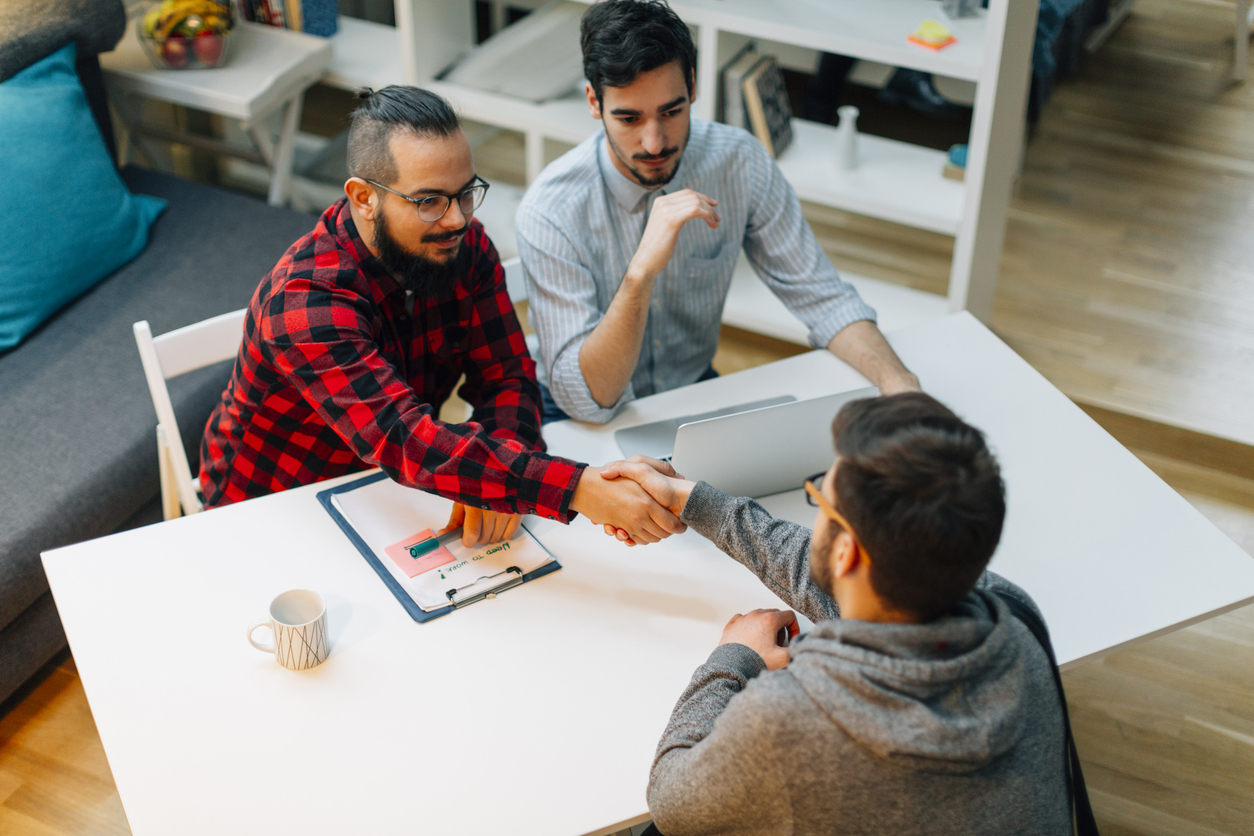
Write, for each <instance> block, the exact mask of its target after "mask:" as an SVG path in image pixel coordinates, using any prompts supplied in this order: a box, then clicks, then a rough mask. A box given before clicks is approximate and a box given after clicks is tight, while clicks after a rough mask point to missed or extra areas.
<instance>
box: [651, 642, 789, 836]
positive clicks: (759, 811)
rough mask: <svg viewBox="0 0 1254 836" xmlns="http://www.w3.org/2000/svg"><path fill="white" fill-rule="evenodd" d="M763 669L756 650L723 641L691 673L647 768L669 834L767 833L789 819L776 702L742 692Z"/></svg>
mask: <svg viewBox="0 0 1254 836" xmlns="http://www.w3.org/2000/svg"><path fill="white" fill-rule="evenodd" d="M764 670H766V665H765V663H764V662H763V661H762V657H760V656H759V655H758V654H757V653H755V652H754V651H752V650H750V649H749V648H748V647H745V646H744V645H740V644H725V645H720V646H719V647H717V648H715V649H714V652H713V653H712V654H710V658H709V660H708V661H707V662H706V663H705V664H704V665H702V666H701V667H699V668H697V671H696V673H695V674H693V677H692V682H690V683H689V684H688V688H687V690H685V691H684V693H683V696H681V697H680V698H679V703H678V704H677V705H676V706H675V710H674V712H673V713H672V714H671V720H670V723H669V724H668V725H667V727H666V732H665V733H664V734H663V735H662V741H661V742H660V743H659V744H658V752H657V756H656V757H655V758H654V761H653V769H652V771H651V772H650V773H649V812H650V813H651V814H652V816H653V820H654V822H655V823H656V824H657V827H658V829H659V830H660V831H662V832H663V833H665V834H667V836H700V835H701V834H715V833H730V832H739V833H745V832H748V833H769V832H771V831H772V828H773V827H774V828H778V827H779V826H780V825H781V824H786V823H787V822H789V821H790V812H789V809H788V794H787V793H786V792H785V791H784V788H783V784H782V780H781V772H780V770H779V769H778V768H777V767H775V766H774V764H776V763H777V759H776V758H775V757H774V756H773V752H774V744H773V742H772V735H773V723H772V717H771V714H770V712H771V705H772V701H771V700H765V699H758V698H757V696H756V695H755V693H754V690H753V689H750V690H749V691H748V692H746V693H741V692H742V691H744V690H745V688H746V686H748V684H749V681H750V680H751V679H753V678H754V677H756V676H757V675H758V674H760V673H762V672H763V671H764ZM737 695H739V696H737ZM733 697H736V699H735V701H734V702H733V700H732V698H733Z"/></svg>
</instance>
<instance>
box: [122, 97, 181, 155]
mask: <svg viewBox="0 0 1254 836" xmlns="http://www.w3.org/2000/svg"><path fill="white" fill-rule="evenodd" d="M110 100H111V102H112V103H113V109H114V112H116V113H117V114H118V115H119V116H120V117H121V119H120V121H121V123H122V125H123V128H124V137H123V142H122V144H121V145H120V146H119V148H118V152H119V157H120V158H121V159H120V161H121V162H122V163H123V164H125V163H126V162H128V160H129V157H130V152H131V150H132V149H133V150H135V151H137V152H139V156H140V157H142V158H143V160H144V162H146V163H147V164H148V167H149V168H153V169H156V170H157V171H172V170H173V169H174V161H173V160H172V159H171V157H170V155H169V154H167V153H165V149H164V148H162V147H161V146H160V145H159V144H158V143H156V142H154V141H153V140H151V139H150V138H148V137H147V136H145V135H144V132H143V127H142V126H143V124H144V122H143V116H144V111H143V102H142V101H141V99H140V97H139V96H137V95H135V94H133V93H122V94H121V95H118V96H113V97H111V99H110Z"/></svg>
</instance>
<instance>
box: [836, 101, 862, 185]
mask: <svg viewBox="0 0 1254 836" xmlns="http://www.w3.org/2000/svg"><path fill="white" fill-rule="evenodd" d="M836 113H837V115H838V116H840V122H839V123H838V124H837V125H836V166H837V167H838V168H842V169H844V170H845V171H852V170H853V169H855V168H857V167H858V109H857V108H856V107H854V106H853V105H845V106H844V107H841V108H837V109H836Z"/></svg>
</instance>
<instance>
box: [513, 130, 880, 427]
mask: <svg viewBox="0 0 1254 836" xmlns="http://www.w3.org/2000/svg"><path fill="white" fill-rule="evenodd" d="M604 137H605V134H604V132H603V131H598V132H597V134H596V135H595V136H592V137H589V138H588V139H587V140H585V141H584V142H582V143H580V144H579V145H578V146H577V147H575V148H574V149H572V150H571V151H569V152H568V153H566V154H564V155H563V156H562V157H561V158H560V159H558V160H556V161H554V162H553V163H552V164H551V165H549V166H548V167H547V168H546V169H545V170H544V171H543V173H541V175H540V177H539V178H537V180H536V181H535V182H534V183H533V184H532V185H531V187H530V188H528V189H527V193H526V195H525V196H524V197H523V200H522V204H521V205H520V206H519V208H518V214H517V216H516V219H515V231H516V233H517V237H518V250H519V255H520V256H521V257H522V266H523V275H524V277H525V280H526V283H527V298H528V303H529V305H530V312H531V322H532V325H533V326H534V327H535V329H536V332H537V334H538V335H539V338H540V356H539V358H537V359H538V360H539V362H540V364H541V366H542V374H543V378H544V379H545V380H546V381H547V383H548V386H549V389H550V391H551V392H552V393H553V399H554V400H555V401H556V402H557V405H558V406H560V407H561V408H562V409H563V410H565V411H566V412H567V414H569V415H570V416H571V417H573V418H579V419H581V420H584V421H594V422H597V423H604V422H605V421H608V420H610V419H611V418H613V417H614V415H615V413H616V412H617V411H618V410H619V408H621V407H622V405H623V404H625V403H627V402H628V401H630V400H633V399H634V398H639V397H644V396H646V395H652V394H654V393H656V392H665V391H667V390H668V389H674V388H676V387H678V386H684V385H686V384H689V383H692V382H694V381H695V380H696V379H697V378H698V377H700V376H701V374H702V372H704V371H705V370H706V369H707V368H709V366H710V361H711V360H713V359H714V352H715V350H716V349H717V348H718V335H719V324H720V319H721V316H722V312H723V303H724V302H725V301H726V299H727V289H728V287H729V286H730V285H731V279H732V271H733V270H734V269H735V266H736V259H737V257H738V256H739V254H740V250H741V248H742V247H743V248H744V252H745V255H746V256H747V257H748V259H749V263H750V264H752V265H753V268H754V270H755V271H756V272H757V274H758V276H759V277H761V279H762V281H764V282H765V283H766V285H767V287H769V288H770V289H771V290H772V291H773V292H774V293H775V295H776V296H778V297H779V298H780V299H781V300H782V301H783V302H784V304H785V305H787V306H788V309H789V310H791V311H792V312H793V314H794V315H795V316H796V317H797V318H798V319H799V320H801V322H802V323H804V324H805V325H806V327H808V328H809V329H810V343H811V344H812V345H814V346H815V347H820V348H821V347H824V346H826V345H827V344H828V342H830V341H831V339H832V337H834V336H835V335H836V334H837V333H838V332H839V331H840V330H841V329H843V328H844V327H845V326H847V325H850V324H851V323H854V322H857V321H858V320H863V319H868V320H871V321H875V311H874V310H873V309H872V308H871V307H869V306H868V305H867V304H866V303H865V302H863V301H862V299H861V298H860V297H859V296H858V293H857V291H856V290H854V289H853V286H852V285H850V284H848V283H847V282H844V281H842V280H841V278H840V276H838V275H837V274H836V268H835V267H833V266H832V263H831V261H829V260H828V258H827V255H826V254H825V253H824V252H823V250H822V248H821V247H819V244H818V242H817V241H816V240H815V238H814V233H813V231H811V229H810V225H809V223H807V222H806V219H805V217H804V216H802V214H801V204H800V202H799V201H798V200H797V195H796V192H794V191H793V188H792V186H791V185H790V184H789V182H788V181H787V180H786V179H785V178H784V175H783V174H781V173H780V171H779V169H778V168H777V167H776V166H775V162H774V161H773V160H772V159H771V157H770V155H769V154H768V153H767V151H766V149H765V148H764V147H763V146H762V143H760V142H758V140H757V139H756V138H755V137H754V136H753V135H752V134H750V133H749V132H748V131H745V130H743V129H741V128H735V127H731V126H728V125H723V124H721V123H718V122H706V121H704V120H700V119H693V120H692V130H691V134H690V137H689V140H688V147H687V148H686V149H685V151H684V155H683V158H682V159H681V160H680V163H679V170H678V171H677V172H676V173H675V177H674V179H672V180H671V182H670V183H668V184H667V185H666V186H664V187H662V188H661V189H655V190H652V191H650V190H648V189H645V188H644V187H643V186H641V185H639V184H638V183H636V182H634V181H632V180H629V179H628V178H627V177H625V176H623V174H621V173H620V172H619V171H618V169H616V168H614V165H613V163H612V162H610V159H609V153H610V152H609V151H608V150H607V149H606V147H605V140H604ZM683 189H694V190H696V191H698V192H700V193H701V194H704V195H708V196H709V197H712V198H714V199H715V200H717V201H718V207H717V211H718V214H719V216H720V217H721V218H722V221H721V222H720V223H719V227H718V229H710V228H709V226H708V225H707V224H706V223H705V221H703V220H700V219H696V220H692V221H689V222H688V223H686V224H685V225H684V227H683V229H682V230H681V231H680V233H679V240H678V243H677V244H676V246H675V254H674V255H673V256H672V257H671V260H670V263H669V264H668V265H667V266H666V269H664V270H663V271H662V272H661V273H660V274H659V275H658V277H657V280H656V282H655V284H654V286H653V298H652V301H651V302H650V307H649V316H648V322H647V324H646V325H645V332H644V340H643V343H642V345H641V348H640V360H639V362H638V363H637V364H636V370H635V372H634V373H633V374H632V377H631V382H630V383H629V384H628V386H627V388H626V389H625V390H624V391H623V394H622V396H621V397H620V398H619V399H618V402H617V403H616V404H614V406H612V407H610V408H608V409H606V408H602V407H601V406H599V405H598V404H597V402H596V401H595V400H593V399H592V394H591V393H590V392H589V390H588V384H587V382H586V381H585V380H584V378H583V373H582V372H581V371H580V368H579V350H580V349H581V348H582V347H583V343H584V340H586V339H587V338H588V335H589V334H591V333H592V330H593V329H594V328H596V326H597V324H598V323H600V321H601V318H602V317H603V316H604V315H605V312H606V311H607V310H608V309H609V306H610V302H611V301H612V300H613V298H614V294H615V293H617V291H618V287H619V285H620V284H621V283H622V280H623V276H625V275H626V273H627V265H628V263H630V261H631V259H632V256H634V255H635V253H636V247H637V245H639V243H640V239H641V237H642V236H643V234H644V227H645V221H646V220H647V218H648V215H649V209H650V207H651V206H652V201H653V200H654V199H655V198H656V196H657V195H659V194H671V193H674V192H677V191H681V190H683Z"/></svg>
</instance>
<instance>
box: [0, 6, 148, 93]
mask: <svg viewBox="0 0 1254 836" xmlns="http://www.w3.org/2000/svg"><path fill="white" fill-rule="evenodd" d="M125 31H126V9H125V7H123V5H122V0H4V2H2V3H0V81H4V80H5V79H6V78H9V77H10V76H12V75H14V74H15V73H18V72H20V71H21V70H23V69H25V68H26V67H29V66H30V65H31V64H34V63H35V62H36V61H38V60H40V59H41V58H46V57H48V56H49V55H51V54H52V53H54V52H56V51H57V50H58V49H60V48H61V47H63V46H65V45H66V44H68V43H70V42H74V43H77V44H78V54H79V56H80V57H81V56H87V55H99V54H100V53H102V52H108V51H109V50H111V49H113V47H115V46H116V45H117V42H118V41H120V40H121V39H122V34H123V32H125Z"/></svg>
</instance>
